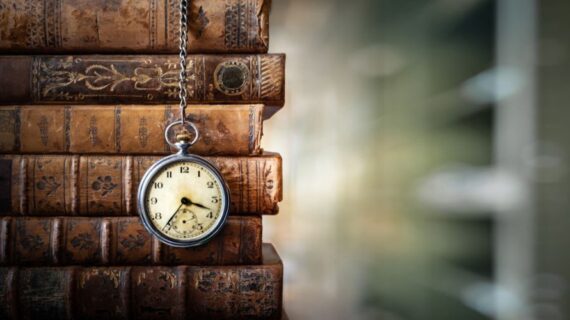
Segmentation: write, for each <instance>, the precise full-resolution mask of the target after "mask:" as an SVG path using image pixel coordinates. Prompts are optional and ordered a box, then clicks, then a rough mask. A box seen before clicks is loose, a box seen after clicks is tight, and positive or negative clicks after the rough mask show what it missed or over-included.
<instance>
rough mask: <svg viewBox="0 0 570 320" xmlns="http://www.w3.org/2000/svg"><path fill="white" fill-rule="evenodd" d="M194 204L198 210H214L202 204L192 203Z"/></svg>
mask: <svg viewBox="0 0 570 320" xmlns="http://www.w3.org/2000/svg"><path fill="white" fill-rule="evenodd" d="M192 204H193V205H195V206H196V207H198V208H204V209H208V210H212V209H210V208H208V207H206V206H205V205H202V204H199V203H195V202H192Z"/></svg>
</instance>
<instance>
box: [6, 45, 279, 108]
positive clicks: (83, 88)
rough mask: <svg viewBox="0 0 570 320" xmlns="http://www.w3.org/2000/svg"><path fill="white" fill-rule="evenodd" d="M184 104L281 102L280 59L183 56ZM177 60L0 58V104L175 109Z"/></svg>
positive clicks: (136, 57) (272, 105) (149, 57)
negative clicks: (185, 72) (171, 106)
mask: <svg viewBox="0 0 570 320" xmlns="http://www.w3.org/2000/svg"><path fill="white" fill-rule="evenodd" d="M187 66H188V87H187V89H188V103H189V104H264V105H265V106H267V108H266V110H265V111H266V114H267V116H269V115H271V114H272V113H274V112H276V111H277V110H278V109H279V108H280V107H282V106H283V103H284V101H285V96H284V94H285V88H284V86H285V55H282V54H261V55H189V56H188V59H187ZM179 68H180V65H179V57H178V55H76V56H0V74H1V75H2V77H0V104H4V105H6V104H76V105H77V104H97V105H99V104H111V105H116V104H158V105H162V104H177V103H178V102H179V96H178V91H179V90H178V82H179Z"/></svg>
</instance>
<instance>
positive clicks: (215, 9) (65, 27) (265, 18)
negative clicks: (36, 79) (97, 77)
mask: <svg viewBox="0 0 570 320" xmlns="http://www.w3.org/2000/svg"><path fill="white" fill-rule="evenodd" d="M270 6H271V1H270V0H193V1H190V7H189V10H188V20H189V21H188V22H189V25H188V36H189V39H188V40H189V41H188V50H189V51H190V52H215V53H228V52H234V53H239V52H244V53H245V52H248V53H251V52H259V53H264V52H267V48H268V39H269V36H268V35H269V33H268V31H269V11H270ZM179 7H180V0H139V1H123V2H121V1H118V2H117V1H110V0H103V1H97V2H95V3H90V5H88V6H86V5H85V2H83V1H80V0H42V1H40V0H0V8H1V9H2V15H1V16H0V22H1V23H0V50H2V51H4V52H19V53H26V52H43V53H45V52H49V53H58V52H82V53H89V52H93V53H99V52H102V53H105V52H114V53H129V52H130V53H133V52H140V53H177V52H178V37H179V28H180V9H179Z"/></svg>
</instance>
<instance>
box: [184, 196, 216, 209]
mask: <svg viewBox="0 0 570 320" xmlns="http://www.w3.org/2000/svg"><path fill="white" fill-rule="evenodd" d="M182 204H183V205H186V206H190V205H195V206H196V207H198V208H203V209H208V210H211V209H210V208H208V207H206V206H205V205H203V204H199V203H196V202H192V200H190V199H188V198H186V197H184V198H182Z"/></svg>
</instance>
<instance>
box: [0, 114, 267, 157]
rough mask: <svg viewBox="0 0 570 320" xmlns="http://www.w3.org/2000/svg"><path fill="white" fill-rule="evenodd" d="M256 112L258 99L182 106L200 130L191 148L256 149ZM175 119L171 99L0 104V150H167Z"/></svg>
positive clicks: (208, 151) (215, 151) (209, 151)
mask: <svg viewBox="0 0 570 320" xmlns="http://www.w3.org/2000/svg"><path fill="white" fill-rule="evenodd" d="M262 115H263V106H262V105H223V106H222V105H193V106H188V107H187V108H186V119H187V120H188V121H192V122H193V123H194V124H195V125H196V126H197V128H198V131H199V133H200V139H199V140H198V142H197V143H196V144H195V145H193V146H192V148H191V152H192V153H195V154H200V155H235V156H240V155H241V156H244V155H255V154H259V153H261V148H260V141H261V136H262V121H263V119H262ZM179 119H180V113H179V109H178V106H177V105H159V106H148V105H136V106H135V105H119V106H98V105H90V106H66V105H54V106H51V105H46V106H0V153H66V154H81V153H83V154H93V153H96V154H170V153H172V152H173V151H175V150H174V149H173V148H170V146H169V145H168V144H167V143H166V141H165V139H164V130H165V127H166V126H167V125H168V124H170V123H172V122H174V121H178V120H179ZM175 131H176V130H172V134H171V135H172V136H173V137H172V138H173V141H174V138H175V137H174V135H175Z"/></svg>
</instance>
